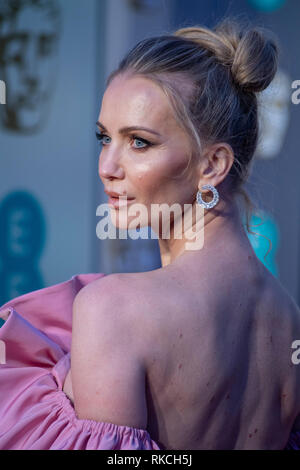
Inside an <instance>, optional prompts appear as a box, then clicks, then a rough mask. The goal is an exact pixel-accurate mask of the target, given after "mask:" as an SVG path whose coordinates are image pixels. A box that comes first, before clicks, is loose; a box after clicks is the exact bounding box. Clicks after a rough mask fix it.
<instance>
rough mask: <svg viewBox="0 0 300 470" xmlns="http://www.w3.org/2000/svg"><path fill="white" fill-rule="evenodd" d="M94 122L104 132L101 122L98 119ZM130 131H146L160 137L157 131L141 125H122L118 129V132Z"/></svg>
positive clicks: (104, 128)
mask: <svg viewBox="0 0 300 470" xmlns="http://www.w3.org/2000/svg"><path fill="white" fill-rule="evenodd" d="M96 124H97V126H98V127H100V128H101V129H103V130H104V131H105V132H107V129H106V127H105V126H104V125H103V124H101V122H100V121H97V122H96ZM131 131H146V132H150V133H151V134H155V135H158V136H159V137H161V134H159V133H158V132H156V131H154V130H152V129H149V128H148V127H141V126H129V127H122V128H121V129H120V130H119V134H126V133H127V132H131Z"/></svg>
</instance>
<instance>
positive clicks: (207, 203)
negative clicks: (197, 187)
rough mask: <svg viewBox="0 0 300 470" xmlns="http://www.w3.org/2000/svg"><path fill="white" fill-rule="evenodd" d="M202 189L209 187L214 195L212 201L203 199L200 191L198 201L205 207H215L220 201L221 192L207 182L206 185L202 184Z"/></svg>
mask: <svg viewBox="0 0 300 470" xmlns="http://www.w3.org/2000/svg"><path fill="white" fill-rule="evenodd" d="M201 189H209V190H210V191H212V193H213V195H214V197H213V199H212V200H211V201H209V202H205V201H203V199H202V195H201V192H200V191H198V192H197V202H198V204H199V205H200V206H202V207H204V209H211V208H212V207H214V206H215V205H216V204H217V203H218V201H219V193H218V191H217V189H216V188H215V187H214V186H212V185H211V184H205V185H204V186H202V188H201Z"/></svg>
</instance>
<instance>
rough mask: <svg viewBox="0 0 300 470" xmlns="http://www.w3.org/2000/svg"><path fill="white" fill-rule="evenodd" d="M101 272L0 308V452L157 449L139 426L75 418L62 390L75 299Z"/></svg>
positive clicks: (86, 275) (47, 288)
mask: <svg viewBox="0 0 300 470" xmlns="http://www.w3.org/2000/svg"><path fill="white" fill-rule="evenodd" d="M102 276H105V274H103V273H98V274H79V275H76V276H73V277H72V278H71V279H70V280H68V281H66V282H62V283H60V284H55V285H53V286H50V287H46V288H43V289H39V290H36V291H32V292H30V293H28V294H24V295H21V296H20V297H17V298H15V299H13V300H11V301H9V302H7V303H6V304H4V305H3V306H2V307H1V308H0V315H1V313H2V314H3V311H10V314H9V317H8V319H7V320H6V322H5V323H4V325H3V326H2V327H1V328H0V340H2V341H4V343H5V347H6V351H5V356H6V357H5V360H6V363H5V364H1V363H0V449H1V450H14V449H18V450H19V449H26V450H28V449H36V450H48V449H56V450H58V449H59V450H75V449H86V450H98V449H101V450H102V449H105V450H107V449H108V450H111V449H122V450H159V449H160V447H159V446H158V444H157V443H156V442H155V441H153V440H152V439H151V437H150V435H149V433H148V432H147V431H146V430H144V429H138V428H132V427H129V426H120V425H116V424H113V423H106V422H99V421H93V420H88V419H79V418H77V416H76V413H75V409H74V407H73V405H72V402H71V401H70V400H69V398H68V397H67V395H66V394H65V393H64V392H63V390H62V388H63V384H64V379H65V377H66V375H67V372H68V370H69V368H70V349H71V334H72V304H73V300H74V297H75V295H76V293H77V292H78V291H79V290H80V289H81V288H82V287H84V286H85V285H86V284H88V283H89V282H91V281H94V280H96V279H98V278H100V277H102ZM2 355H3V353H2ZM1 362H3V361H1Z"/></svg>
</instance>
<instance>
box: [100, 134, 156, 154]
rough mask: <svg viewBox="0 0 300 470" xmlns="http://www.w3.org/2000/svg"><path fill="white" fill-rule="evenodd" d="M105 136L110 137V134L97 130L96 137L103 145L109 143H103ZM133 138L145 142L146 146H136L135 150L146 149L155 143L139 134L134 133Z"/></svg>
mask: <svg viewBox="0 0 300 470" xmlns="http://www.w3.org/2000/svg"><path fill="white" fill-rule="evenodd" d="M104 137H108V135H106V134H104V133H103V132H97V131H96V138H97V140H98V141H99V143H100V144H102V145H104V146H105V145H107V144H104V143H103V139H104ZM131 140H139V141H140V142H143V144H145V146H144V147H134V149H135V150H146V149H147V148H148V147H152V146H153V145H154V144H153V143H152V142H149V141H148V140H146V139H142V137H139V136H137V135H132V136H131Z"/></svg>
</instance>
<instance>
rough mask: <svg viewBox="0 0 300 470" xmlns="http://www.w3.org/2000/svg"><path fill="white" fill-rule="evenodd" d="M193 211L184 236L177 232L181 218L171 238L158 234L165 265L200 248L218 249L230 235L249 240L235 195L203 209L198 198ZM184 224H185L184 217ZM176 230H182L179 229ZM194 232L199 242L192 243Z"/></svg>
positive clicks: (188, 255)
mask: <svg viewBox="0 0 300 470" xmlns="http://www.w3.org/2000/svg"><path fill="white" fill-rule="evenodd" d="M190 214H191V217H190V218H191V222H190V224H188V225H187V229H185V230H184V231H181V238H180V237H178V236H176V237H175V236H174V234H175V233H176V230H175V228H176V225H177V229H178V223H180V224H181V221H175V222H173V225H172V227H171V228H170V238H169V239H165V238H162V237H159V249H160V256H161V264H162V266H163V267H164V266H167V265H169V264H171V263H174V262H176V264H177V260H178V259H179V258H180V262H181V261H182V260H183V259H186V258H187V257H190V258H192V257H193V256H195V254H196V253H197V252H199V251H201V250H203V251H205V252H208V251H209V250H211V249H213V250H216V248H217V247H220V246H222V245H224V243H226V241H228V240H229V239H236V240H237V241H239V242H246V243H248V244H249V240H248V239H247V235H246V232H245V229H244V227H243V224H242V220H241V216H240V213H239V208H238V204H237V201H236V200H235V199H233V200H228V199H222V200H220V201H219V202H218V204H217V205H216V206H215V207H214V208H212V209H209V210H206V209H204V210H203V209H202V208H201V209H200V210H199V207H198V208H197V202H195V203H194V204H193V206H192V208H191V211H190ZM197 214H198V215H197ZM182 226H184V224H183V221H182ZM191 231H192V232H191ZM177 233H180V231H179V232H177ZM191 233H193V234H194V236H195V240H197V243H196V244H192V243H191V242H192V240H191ZM246 239H247V240H246ZM191 247H192V248H191ZM194 248H196V249H194Z"/></svg>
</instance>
